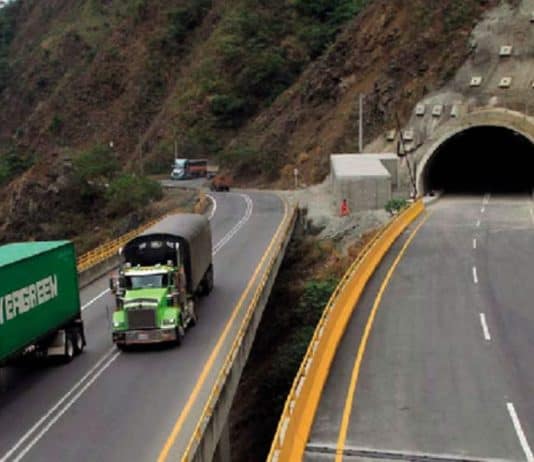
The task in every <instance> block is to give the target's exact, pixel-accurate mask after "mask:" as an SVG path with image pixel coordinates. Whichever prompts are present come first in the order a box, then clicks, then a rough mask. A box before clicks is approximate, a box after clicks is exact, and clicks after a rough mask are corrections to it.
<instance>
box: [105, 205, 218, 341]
mask: <svg viewBox="0 0 534 462" xmlns="http://www.w3.org/2000/svg"><path fill="white" fill-rule="evenodd" d="M120 253H121V255H122V262H121V266H120V268H119V274H118V277H117V278H112V279H111V280H110V288H111V290H112V292H114V293H115V296H116V309H115V311H114V312H113V316H112V339H113V342H114V343H115V344H116V345H117V347H118V348H120V349H125V348H126V347H128V346H129V345H135V344H147V343H163V342H170V343H174V344H176V345H179V344H180V343H181V341H182V339H183V337H184V335H185V330H186V329H187V328H188V327H190V326H194V325H195V324H196V322H197V315H196V310H195V304H196V302H197V299H198V297H199V296H203V295H207V294H209V293H210V292H211V291H212V289H213V279H214V278H213V263H212V242H211V229H210V224H209V221H208V220H207V218H206V217H204V216H202V215H196V214H177V215H171V216H168V217H167V218H165V219H164V220H162V221H161V222H159V223H158V224H157V225H155V226H153V227H152V228H150V229H149V230H147V231H145V232H144V233H142V234H141V235H139V236H137V237H135V238H134V239H132V240H131V241H129V242H128V243H127V244H126V245H125V246H124V248H122V249H121V251H120Z"/></svg>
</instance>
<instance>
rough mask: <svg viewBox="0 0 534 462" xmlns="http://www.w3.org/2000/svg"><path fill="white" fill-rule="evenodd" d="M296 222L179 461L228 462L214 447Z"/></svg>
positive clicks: (279, 248) (226, 455)
mask: <svg viewBox="0 0 534 462" xmlns="http://www.w3.org/2000/svg"><path fill="white" fill-rule="evenodd" d="M297 222H298V219H297V216H296V215H295V216H294V217H293V218H292V220H291V222H290V224H289V229H288V231H287V233H286V234H285V236H284V238H283V240H282V242H281V243H280V244H279V245H277V246H276V247H275V248H274V249H273V252H274V254H273V255H274V261H273V263H272V266H271V269H270V272H269V274H268V276H267V280H266V282H265V284H264V285H263V288H262V289H261V293H260V294H259V297H258V299H257V301H256V308H255V310H254V312H253V314H252V316H251V318H250V320H249V323H248V326H247V327H246V332H245V334H244V336H243V338H242V341H241V344H240V346H239V348H238V349H237V350H236V351H235V356H234V359H233V362H232V365H231V368H230V369H229V371H228V374H227V375H226V380H225V382H224V384H223V385H222V387H221V390H220V393H219V396H218V399H217V402H216V403H215V405H214V406H213V409H212V410H211V413H210V415H209V417H208V418H207V421H206V422H205V426H204V428H203V430H202V431H201V437H199V438H198V442H197V444H196V446H195V447H193V448H192V450H191V451H190V452H189V454H186V455H185V456H184V457H183V459H182V461H194V462H206V461H211V460H216V461H217V462H231V458H230V454H229V451H217V454H215V453H216V449H217V446H218V444H219V441H220V440H221V435H222V434H223V432H224V431H225V429H226V428H227V427H226V426H227V421H228V415H229V413H230V408H231V407H232V402H233V400H234V396H235V393H236V391H237V387H238V385H239V380H240V379H241V373H242V372H243V369H244V367H245V364H246V362H247V359H248V355H249V353H250V350H251V349H252V345H253V344H254V339H255V337H256V331H257V329H258V325H259V323H260V321H261V318H262V316H263V311H264V309H265V306H266V305H267V302H268V300H269V297H270V295H271V290H272V287H273V285H274V282H275V280H276V277H277V275H278V271H279V269H280V266H281V264H282V261H283V259H284V256H285V253H286V249H287V246H288V244H289V242H290V240H291V238H292V236H293V233H294V230H295V226H296V223H297ZM260 284H261V283H260ZM260 288H261V285H260ZM193 438H195V436H193ZM223 443H224V442H223ZM214 455H216V456H217V459H214Z"/></svg>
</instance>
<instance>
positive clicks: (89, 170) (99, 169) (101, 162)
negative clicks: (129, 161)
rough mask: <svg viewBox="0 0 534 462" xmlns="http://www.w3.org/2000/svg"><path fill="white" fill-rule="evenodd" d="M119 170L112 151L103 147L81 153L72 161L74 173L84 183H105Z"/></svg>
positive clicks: (99, 146)
mask: <svg viewBox="0 0 534 462" xmlns="http://www.w3.org/2000/svg"><path fill="white" fill-rule="evenodd" d="M118 170H119V161H118V160H117V157H116V155H115V153H114V152H113V150H112V149H111V148H109V147H107V146H104V145H97V146H94V147H92V148H90V149H88V150H86V151H83V152H81V153H80V154H79V155H78V156H77V157H76V158H75V159H74V171H75V173H76V176H77V178H78V179H79V180H80V181H82V182H84V183H93V184H94V183H95V182H106V181H109V180H111V179H112V178H113V177H114V176H115V175H116V174H117V172H118Z"/></svg>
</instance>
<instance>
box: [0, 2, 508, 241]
mask: <svg viewBox="0 0 534 462" xmlns="http://www.w3.org/2000/svg"><path fill="white" fill-rule="evenodd" d="M496 3H498V1H497V0H439V1H438V0H397V1H394V2H392V1H388V0H293V1H291V2H287V1H283V0H276V1H271V2H265V1H263V0H225V1H222V0H172V1H169V0H77V1H72V0H47V1H46V2H44V1H40V0H15V1H13V2H12V3H11V4H9V5H8V6H7V7H4V8H3V9H2V10H0V91H1V93H0V102H1V104H2V107H3V108H4V110H3V111H2V112H1V113H0V185H1V187H2V192H1V199H2V205H1V206H0V207H1V208H2V209H1V210H0V213H2V216H3V217H5V222H4V223H0V233H3V234H4V236H3V239H4V240H5V239H6V236H12V235H13V234H14V233H15V232H16V233H18V234H19V236H21V237H24V236H25V235H26V234H27V232H26V231H25V230H24V229H23V230H22V235H20V232H21V231H20V230H21V228H20V224H21V222H23V221H24V220H25V219H26V217H27V214H28V213H30V212H31V211H32V210H42V209H43V208H44V209H46V211H47V212H46V213H44V212H43V213H41V215H40V217H39V218H40V220H44V222H47V221H53V220H54V219H53V218H51V217H52V216H53V215H54V213H55V212H57V211H65V210H66V211H68V214H76V213H77V211H78V205H77V204H78V202H77V200H73V197H75V196H76V195H80V194H82V195H83V191H79V190H77V188H76V181H75V176H74V175H73V174H71V173H69V172H68V171H67V172H65V171H64V169H65V168H67V170H68V169H69V168H70V167H65V165H67V166H68V165H70V163H71V162H74V164H76V159H78V158H80V157H83V156H84V155H86V154H87V152H93V151H94V150H95V149H97V150H98V149H99V147H100V148H101V147H102V146H112V147H111V148H109V149H108V148H107V152H108V155H109V156H111V157H113V158H114V159H116V161H117V162H118V168H119V171H120V170H125V171H128V172H130V173H135V174H137V175H140V174H142V173H160V172H167V170H168V167H169V163H170V161H171V159H172V157H173V150H174V149H175V147H176V149H177V150H178V154H179V155H180V156H183V157H198V156H203V157H204V156H207V157H210V158H212V159H214V160H216V161H219V162H221V163H223V164H224V165H226V166H227V168H229V169H232V170H233V171H234V172H235V173H236V174H237V177H238V178H240V179H241V181H242V182H243V183H245V184H247V183H248V184H255V185H264V184H273V183H277V185H278V186H284V185H285V184H287V182H288V181H289V179H290V176H291V172H292V170H293V168H294V166H299V168H300V170H301V171H302V172H303V175H304V178H305V181H306V182H308V183H311V182H316V181H319V180H321V179H322V178H323V177H324V176H325V174H326V173H327V162H328V154H329V153H330V152H332V151H349V150H354V149H355V141H356V140H357V137H358V136H357V129H356V127H357V124H356V117H357V98H358V95H359V93H365V95H366V103H365V105H366V120H365V140H366V141H370V140H371V139H372V138H373V137H375V136H376V135H378V134H380V133H382V132H383V131H384V130H385V129H386V128H389V127H391V126H392V125H393V124H394V116H395V114H399V116H400V118H401V121H402V120H403V119H404V117H405V116H406V115H407V114H408V112H409V111H410V109H411V108H412V106H413V104H414V103H415V102H416V101H417V100H418V99H420V98H421V97H422V96H423V95H424V94H425V93H427V92H429V91H432V90H434V89H436V88H438V87H440V86H441V85H442V84H443V83H444V82H445V81H446V80H447V79H448V78H450V76H451V75H452V74H453V73H454V72H455V70H456V69H457V68H458V67H459V65H460V64H461V63H462V62H463V61H464V60H465V58H466V57H467V55H468V54H469V52H470V49H469V46H468V38H469V34H470V31H471V30H472V28H473V25H474V24H475V23H476V21H477V19H478V18H479V17H480V16H481V14H483V12H484V10H485V9H487V8H490V7H491V6H493V5H495V4H496ZM71 170H72V169H71ZM75 170H76V169H74V170H73V171H75ZM58 178H59V181H58ZM73 180H74V183H73ZM99 181H101V182H102V184H104V185H107V184H108V183H107V182H106V181H102V178H100V179H99ZM93 183H94V181H93V180H91V179H89V184H93ZM123 184H126V183H124V182H123ZM37 185H38V186H37ZM106 187H107V186H106ZM51 188H52V189H51ZM51 196H53V200H51ZM106 208H107V207H106V205H105V204H103V203H102V202H99V201H98V200H96V201H91V198H90V197H89V198H87V197H85V201H84V207H83V211H81V210H80V211H79V213H78V215H79V219H80V221H81V222H82V223H83V220H84V217H85V216H87V215H91V216H93V217H97V219H102V217H106V216H109V214H110V211H109V210H105V209H106ZM102 210H104V212H102ZM119 212H120V211H119ZM114 213H117V211H116V210H115V212H114ZM45 228H46V227H45ZM45 228H43V229H42V230H41V231H39V232H37V233H36V232H35V231H33V234H32V237H46V234H47V233H46V232H45Z"/></svg>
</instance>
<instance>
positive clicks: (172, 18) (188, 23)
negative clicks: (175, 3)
mask: <svg viewBox="0 0 534 462" xmlns="http://www.w3.org/2000/svg"><path fill="white" fill-rule="evenodd" d="M211 4H212V0H191V1H189V2H188V4H186V5H183V6H180V7H178V8H175V9H173V10H171V11H170V12H169V13H168V26H167V33H166V35H165V38H164V39H163V40H162V46H163V48H164V51H165V52H166V53H178V52H181V51H183V49H184V46H183V42H184V40H185V39H186V38H187V36H188V34H189V33H190V32H191V31H192V30H194V29H195V28H196V27H197V26H198V25H199V24H200V23H201V21H202V19H203V18H204V16H205V15H206V13H207V12H208V11H209V9H210V8H211Z"/></svg>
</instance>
